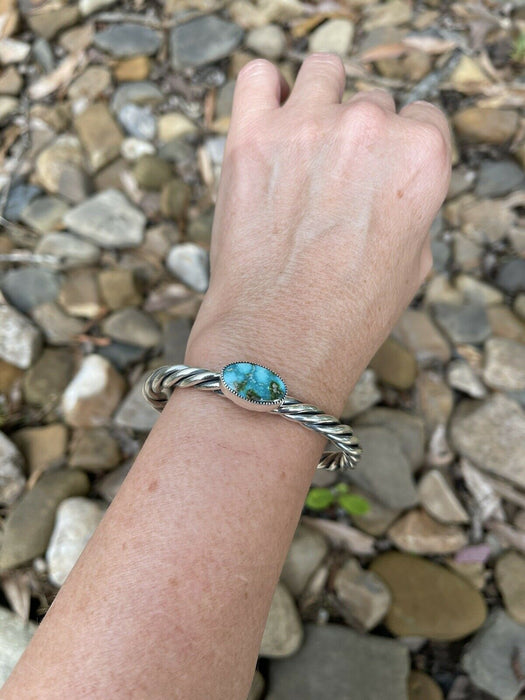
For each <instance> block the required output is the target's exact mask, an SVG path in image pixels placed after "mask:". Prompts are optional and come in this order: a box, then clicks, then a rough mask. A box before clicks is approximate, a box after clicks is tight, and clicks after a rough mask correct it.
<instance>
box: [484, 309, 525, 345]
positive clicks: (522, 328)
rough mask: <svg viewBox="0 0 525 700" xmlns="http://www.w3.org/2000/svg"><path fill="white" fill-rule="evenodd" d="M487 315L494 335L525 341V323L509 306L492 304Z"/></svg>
mask: <svg viewBox="0 0 525 700" xmlns="http://www.w3.org/2000/svg"><path fill="white" fill-rule="evenodd" d="M487 316H488V318H489V323H490V327H491V329H492V333H493V334H494V335H498V336H500V337H502V338H508V339H509V340H517V341H518V342H520V343H525V323H523V321H522V320H521V319H519V318H518V317H517V316H515V315H514V314H513V313H512V311H511V310H510V309H509V307H508V306H505V305H504V304H501V306H492V307H490V308H488V309H487Z"/></svg>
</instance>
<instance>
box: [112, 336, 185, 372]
mask: <svg viewBox="0 0 525 700" xmlns="http://www.w3.org/2000/svg"><path fill="white" fill-rule="evenodd" d="M98 354H99V355H101V356H102V357H105V358H106V359H107V360H109V361H110V362H111V364H112V365H114V366H115V367H116V368H117V369H118V370H119V371H121V372H123V371H124V370H126V369H129V368H130V367H132V366H134V365H136V364H137V362H140V361H141V360H143V359H144V355H145V354H146V350H145V348H140V347H139V346H138V345H126V344H125V343H117V342H113V343H110V344H109V345H106V346H102V347H101V348H98ZM182 364H184V363H182Z"/></svg>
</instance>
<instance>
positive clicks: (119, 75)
mask: <svg viewBox="0 0 525 700" xmlns="http://www.w3.org/2000/svg"><path fill="white" fill-rule="evenodd" d="M149 71H150V60H149V58H148V57H147V56H133V58H126V59H124V60H122V61H119V62H118V63H117V65H116V66H115V68H114V73H115V78H116V79H117V80H118V81H120V82H127V81H130V80H146V78H147V77H148V75H149Z"/></svg>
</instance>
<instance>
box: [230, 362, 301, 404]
mask: <svg viewBox="0 0 525 700" xmlns="http://www.w3.org/2000/svg"><path fill="white" fill-rule="evenodd" d="M241 363H242V364H247V365H257V367H262V368H263V369H265V370H267V371H268V372H271V373H272V374H275V376H276V377H278V378H279V379H280V380H281V382H282V383H283V384H284V396H283V397H282V398H280V399H274V400H273V401H256V400H255V399H247V398H245V397H244V396H241V395H240V394H239V393H238V392H237V391H235V389H232V388H231V387H229V386H228V385H227V384H226V382H225V381H224V370H226V369H227V368H228V367H230V366H231V365H237V364H241ZM220 385H221V391H222V393H223V394H224V396H226V398H228V399H230V401H232V402H233V403H235V404H237V405H238V406H242V407H243V408H248V409H250V410H252V411H261V412H269V411H273V410H274V409H275V408H279V406H282V404H283V401H284V400H285V398H286V396H287V395H288V387H287V386H286V382H285V381H284V379H283V378H282V377H281V375H280V374H278V373H277V372H275V371H274V370H273V369H272V368H271V367H266V365H261V364H260V363H259V362H250V361H249V360H236V361H235V362H228V364H227V365H225V366H224V367H223V368H222V369H221V371H220Z"/></svg>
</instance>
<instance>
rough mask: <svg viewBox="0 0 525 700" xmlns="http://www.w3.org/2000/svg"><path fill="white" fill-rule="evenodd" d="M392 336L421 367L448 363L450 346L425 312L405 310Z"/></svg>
mask: <svg viewBox="0 0 525 700" xmlns="http://www.w3.org/2000/svg"><path fill="white" fill-rule="evenodd" d="M392 335H393V336H394V337H395V338H396V339H397V340H399V342H400V343H402V344H403V345H404V346H405V347H406V348H407V349H408V350H410V351H411V352H412V353H414V355H415V356H416V360H417V361H418V362H419V363H420V364H421V365H423V366H424V365H426V364H429V363H432V362H434V361H435V360H439V361H440V362H448V361H449V359H450V345H449V343H448V341H447V340H446V339H445V337H444V336H443V335H442V333H441V332H440V331H439V330H438V328H437V327H436V325H435V324H434V323H433V322H432V320H431V319H430V316H429V315H428V314H427V313H426V312H425V311H419V310H416V309H407V310H406V311H405V312H404V314H403V315H402V316H401V318H400V319H399V321H398V322H397V325H396V326H395V328H394V330H393V331H392Z"/></svg>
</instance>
